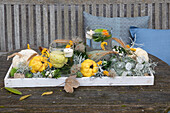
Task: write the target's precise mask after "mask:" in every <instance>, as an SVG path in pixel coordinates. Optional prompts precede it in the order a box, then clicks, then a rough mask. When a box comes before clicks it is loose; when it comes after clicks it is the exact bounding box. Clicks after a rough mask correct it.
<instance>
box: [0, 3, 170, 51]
mask: <svg viewBox="0 0 170 113" xmlns="http://www.w3.org/2000/svg"><path fill="white" fill-rule="evenodd" d="M83 11H86V12H88V13H90V14H93V15H96V16H104V17H136V16H146V15H149V16H150V24H149V27H150V28H153V29H170V0H91V1H89V0H5V1H4V0H0V51H1V52H2V51H12V50H15V49H19V48H23V47H26V44H27V43H29V44H30V45H31V46H33V47H37V46H40V45H42V46H45V47H48V46H49V44H50V42H51V41H52V40H54V39H56V38H58V39H63V38H64V39H71V38H72V37H74V36H81V37H83V36H84V30H83V14H82V12H83Z"/></svg>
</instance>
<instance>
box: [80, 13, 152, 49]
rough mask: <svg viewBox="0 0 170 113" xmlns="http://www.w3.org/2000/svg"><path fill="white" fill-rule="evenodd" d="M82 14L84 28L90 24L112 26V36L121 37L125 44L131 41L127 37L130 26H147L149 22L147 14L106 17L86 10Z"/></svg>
mask: <svg viewBox="0 0 170 113" xmlns="http://www.w3.org/2000/svg"><path fill="white" fill-rule="evenodd" d="M83 16H84V29H86V27H87V26H92V25H103V26H105V25H106V26H110V27H112V28H113V31H112V36H113V37H116V38H121V39H122V40H123V41H124V42H125V43H126V44H130V43H131V41H130V39H129V37H130V33H129V27H130V26H137V27H141V28H148V22H149V16H143V17H130V18H128V17H114V18H106V17H97V16H93V15H91V14H88V13H86V12H83ZM93 44H94V43H93ZM93 46H94V45H93ZM96 47H98V46H96Z"/></svg>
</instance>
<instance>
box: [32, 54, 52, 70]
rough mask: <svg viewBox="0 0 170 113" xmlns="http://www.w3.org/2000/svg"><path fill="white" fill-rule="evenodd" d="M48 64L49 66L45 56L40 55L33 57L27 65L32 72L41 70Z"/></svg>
mask: <svg viewBox="0 0 170 113" xmlns="http://www.w3.org/2000/svg"><path fill="white" fill-rule="evenodd" d="M48 65H49V66H50V68H51V67H52V64H51V63H50V62H48V61H47V58H46V57H42V56H35V57H33V58H32V59H31V60H30V63H29V67H31V68H32V69H31V72H32V73H37V72H42V71H43V70H45V69H46V68H47V67H48Z"/></svg>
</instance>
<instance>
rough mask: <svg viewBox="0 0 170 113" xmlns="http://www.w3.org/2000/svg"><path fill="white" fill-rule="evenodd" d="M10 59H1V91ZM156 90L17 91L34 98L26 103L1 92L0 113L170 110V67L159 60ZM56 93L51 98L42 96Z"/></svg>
mask: <svg viewBox="0 0 170 113" xmlns="http://www.w3.org/2000/svg"><path fill="white" fill-rule="evenodd" d="M6 57H7V55H3V56H0V87H1V88H2V87H4V81H3V79H4V77H5V74H6V72H7V70H8V68H9V66H10V64H11V60H10V61H6ZM150 58H151V59H153V61H156V62H158V66H157V67H156V74H155V85H154V86H126V87H79V88H78V89H76V90H75V92H74V93H73V94H68V93H66V92H65V91H64V90H63V87H50V88H18V89H19V90H20V91H21V92H23V95H26V94H32V96H31V97H29V98H28V99H26V100H23V101H19V98H20V97H21V96H19V95H15V94H10V93H9V92H8V91H6V90H5V89H2V90H0V112H31V113H33V112H59V113H62V112H74V113H76V112H77V113H80V112H95V113H98V112H99V113H107V112H118V113H120V112H123V113H139V112H146V113H155V112H156V113H157V112H165V111H168V110H170V66H168V65H167V64H166V63H165V62H163V61H161V60H159V59H158V58H156V57H154V56H151V55H150ZM46 91H53V92H54V93H53V94H52V95H48V96H43V97H42V96H41V94H42V93H43V92H46Z"/></svg>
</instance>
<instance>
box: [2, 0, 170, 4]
mask: <svg viewBox="0 0 170 113" xmlns="http://www.w3.org/2000/svg"><path fill="white" fill-rule="evenodd" d="M165 1H166V2H168V3H170V1H169V0H69V1H68V0H1V1H0V4H9V3H10V4H58V3H60V4H67V5H72V4H86V3H88V4H93V3H97V4H110V3H113V4H118V3H124V4H127V3H136V2H138V3H144V2H145V3H155V2H160V3H163V2H165Z"/></svg>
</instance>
